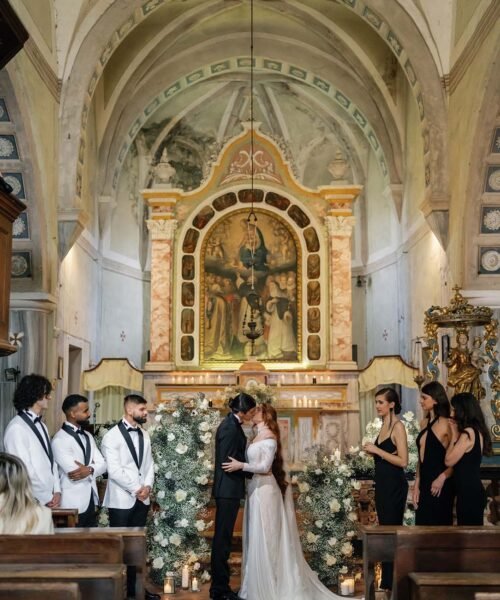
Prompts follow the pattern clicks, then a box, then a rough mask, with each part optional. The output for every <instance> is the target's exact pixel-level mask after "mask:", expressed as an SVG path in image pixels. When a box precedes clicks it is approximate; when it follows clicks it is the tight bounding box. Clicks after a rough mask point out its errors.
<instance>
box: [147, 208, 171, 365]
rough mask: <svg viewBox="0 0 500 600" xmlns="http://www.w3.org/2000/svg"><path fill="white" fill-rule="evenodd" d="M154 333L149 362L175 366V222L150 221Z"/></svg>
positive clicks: (152, 333)
mask: <svg viewBox="0 0 500 600" xmlns="http://www.w3.org/2000/svg"><path fill="white" fill-rule="evenodd" d="M147 226H148V229H149V231H150V232H151V332H150V358H149V362H150V363H155V362H157V363H160V362H161V363H172V364H173V353H172V343H173V339H172V275H173V269H174V238H175V230H176V228H177V221H176V220H175V219H150V220H148V221H147Z"/></svg>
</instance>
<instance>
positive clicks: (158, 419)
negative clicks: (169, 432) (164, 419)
mask: <svg viewBox="0 0 500 600" xmlns="http://www.w3.org/2000/svg"><path fill="white" fill-rule="evenodd" d="M155 421H156V422H157V423H159V422H160V421H161V415H155Z"/></svg>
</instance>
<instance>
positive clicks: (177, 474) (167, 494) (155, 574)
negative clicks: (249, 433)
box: [148, 395, 220, 584]
mask: <svg viewBox="0 0 500 600" xmlns="http://www.w3.org/2000/svg"><path fill="white" fill-rule="evenodd" d="M155 421H156V423H155V424H154V425H153V426H152V427H150V428H149V433H150V435H151V446H152V450H153V459H154V462H155V471H156V477H155V485H154V496H155V501H156V504H157V508H156V510H155V512H154V513H153V514H152V515H151V519H150V522H149V530H148V550H149V556H150V558H151V560H152V568H151V578H152V579H153V581H154V582H155V583H158V584H161V583H162V582H163V579H164V577H165V574H166V573H167V571H173V572H176V573H179V572H180V570H181V568H182V566H183V565H185V564H190V565H191V566H192V569H193V570H194V571H196V570H198V569H200V560H202V559H206V558H208V555H209V550H210V549H209V547H208V544H207V542H206V540H205V538H204V537H203V536H202V532H203V531H204V530H205V529H207V528H208V527H210V525H211V523H207V517H208V512H207V505H208V502H209V500H210V488H209V485H208V484H209V479H210V477H211V475H212V471H213V465H212V462H211V456H212V451H211V446H212V442H213V439H214V430H215V429H216V427H217V426H218V424H219V421H220V415H219V413H218V412H217V411H214V410H212V409H210V408H209V406H208V401H207V400H205V399H204V398H203V395H199V397H197V398H196V400H194V401H193V402H192V403H189V404H185V403H183V402H182V401H180V400H177V401H176V402H175V405H174V406H168V407H167V406H166V405H165V404H160V405H158V407H157V409H156V415H155ZM208 577H209V576H208V573H203V574H202V575H201V578H202V579H207V578H208Z"/></svg>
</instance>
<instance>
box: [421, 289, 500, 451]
mask: <svg viewBox="0 0 500 600" xmlns="http://www.w3.org/2000/svg"><path fill="white" fill-rule="evenodd" d="M453 290H454V292H455V295H454V296H453V298H452V299H451V301H450V304H449V306H445V307H441V306H431V307H430V308H429V309H428V310H427V311H426V312H425V322H424V327H425V337H426V342H427V352H428V356H427V360H426V364H425V368H426V375H427V378H428V379H430V380H432V381H435V380H437V379H438V377H439V366H438V365H439V362H440V358H439V338H438V333H439V329H454V330H455V345H454V346H452V347H451V348H450V350H449V352H448V355H447V356H446V357H442V360H443V362H444V364H445V365H446V366H447V367H448V380H447V385H448V387H450V388H453V391H454V393H455V394H458V393H462V392H470V393H472V394H474V396H476V398H477V399H478V400H481V399H483V398H485V397H486V395H487V390H486V389H485V388H484V387H483V385H482V383H481V376H482V374H483V371H484V368H487V372H488V378H489V380H490V390H491V398H490V403H491V410H492V413H493V416H494V418H495V421H496V423H495V424H494V425H493V426H492V427H491V433H492V437H493V442H494V451H495V454H500V372H499V368H500V365H499V362H498V351H497V349H496V346H497V342H498V321H497V320H496V319H494V318H493V311H492V310H491V308H489V307H487V306H474V305H472V304H470V303H469V302H467V300H466V299H465V298H464V297H463V296H462V294H461V293H460V287H459V286H455V287H454V288H453ZM473 327H476V328H479V327H481V328H482V332H481V333H480V334H479V335H474V338H473V343H472V345H471V344H470V339H471V328H473ZM476 331H477V330H476Z"/></svg>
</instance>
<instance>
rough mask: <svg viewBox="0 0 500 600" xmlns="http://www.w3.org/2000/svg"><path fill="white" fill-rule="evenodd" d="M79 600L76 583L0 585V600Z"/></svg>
mask: <svg viewBox="0 0 500 600" xmlns="http://www.w3.org/2000/svg"><path fill="white" fill-rule="evenodd" d="M27 598H29V600H80V599H81V595H80V588H79V587H78V584H77V583H0V600H26V599H27Z"/></svg>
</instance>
